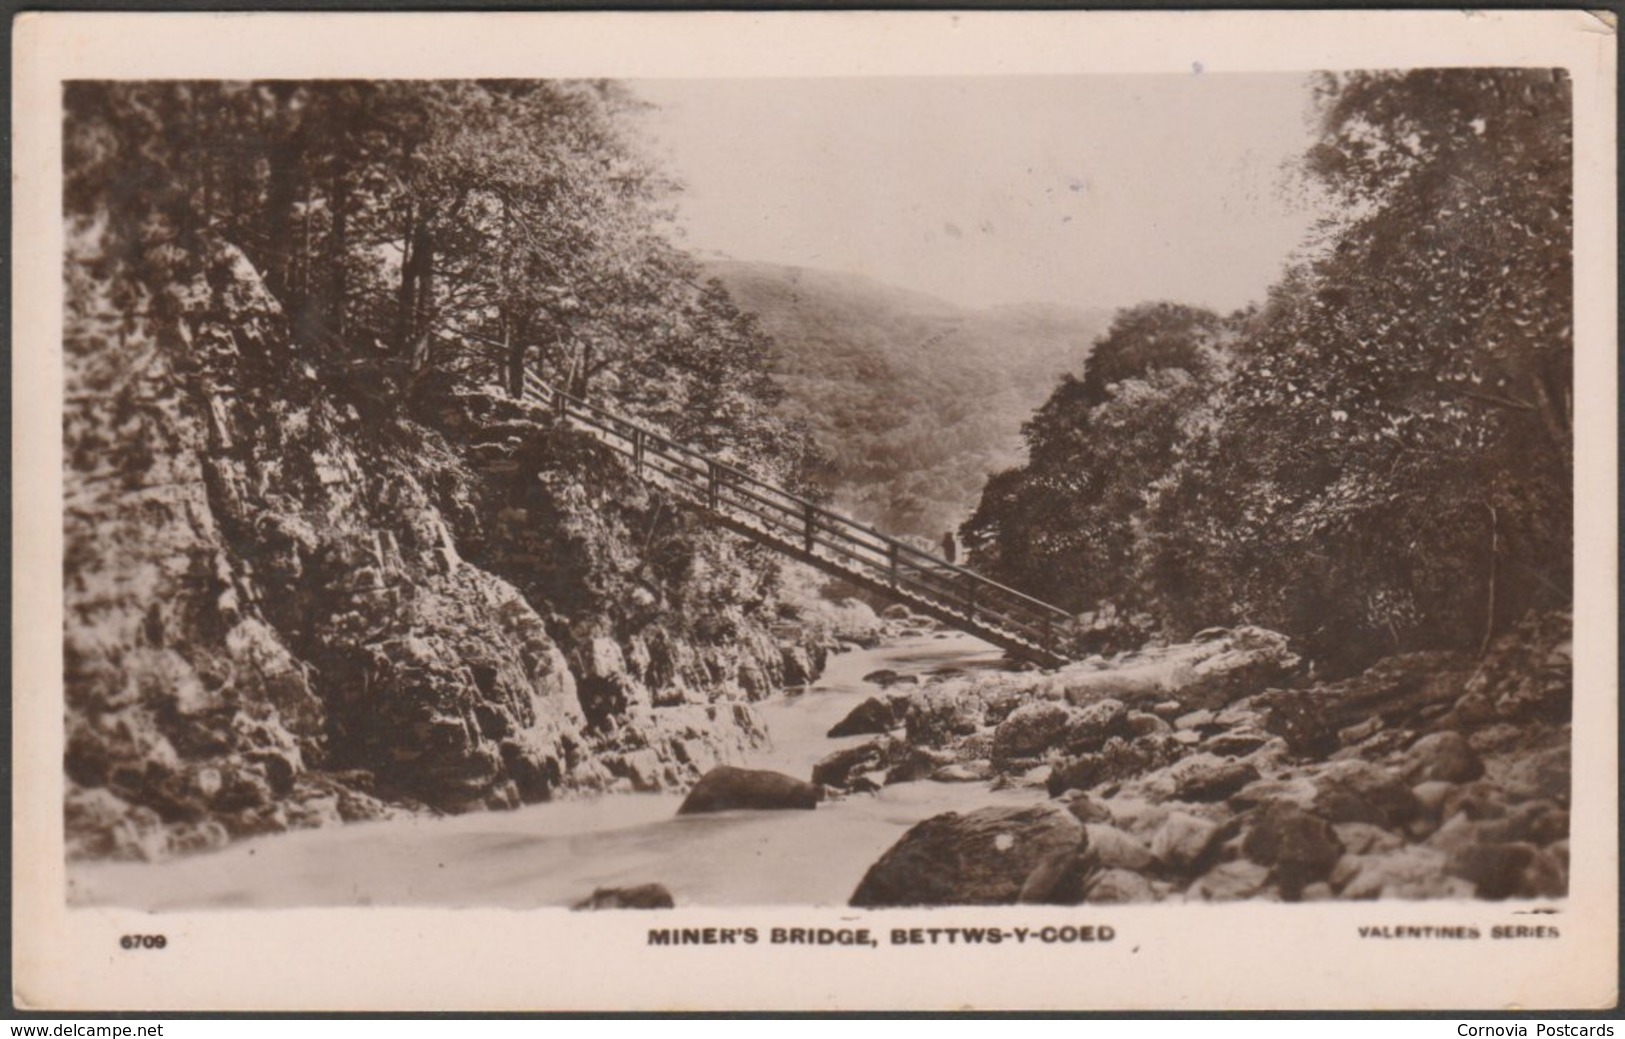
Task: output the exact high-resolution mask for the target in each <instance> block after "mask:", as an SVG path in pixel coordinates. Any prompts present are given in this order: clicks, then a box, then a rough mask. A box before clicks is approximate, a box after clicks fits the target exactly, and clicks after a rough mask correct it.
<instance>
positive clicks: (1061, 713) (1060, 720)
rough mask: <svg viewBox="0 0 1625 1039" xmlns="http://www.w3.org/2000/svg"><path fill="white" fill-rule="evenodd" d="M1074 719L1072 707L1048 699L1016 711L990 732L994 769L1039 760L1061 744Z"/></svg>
mask: <svg viewBox="0 0 1625 1039" xmlns="http://www.w3.org/2000/svg"><path fill="white" fill-rule="evenodd" d="M1073 716H1074V711H1073V709H1072V708H1070V707H1068V706H1067V705H1065V704H1061V703H1054V702H1051V701H1047V700H1046V701H1040V702H1038V703H1030V704H1027V705H1026V706H1024V707H1018V708H1016V709H1015V710H1014V711H1012V712H1011V713H1010V715H1009V717H1007V718H1005V719H1004V721H1002V722H1000V723H999V725H998V727H997V728H996V729H994V730H993V767H994V768H1002V767H1005V766H1007V765H1009V764H1010V762H1012V761H1016V760H1020V759H1024V758H1036V757H1041V756H1042V755H1043V754H1044V753H1045V752H1046V751H1048V750H1049V749H1050V748H1051V747H1053V746H1056V745H1057V744H1059V743H1060V742H1061V740H1062V735H1063V734H1064V733H1065V732H1066V730H1067V725H1068V723H1069V722H1071V721H1072V719H1073Z"/></svg>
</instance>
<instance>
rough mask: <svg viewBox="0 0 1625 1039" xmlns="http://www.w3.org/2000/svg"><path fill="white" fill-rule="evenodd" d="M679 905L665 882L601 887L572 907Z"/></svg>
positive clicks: (664, 906) (658, 907)
mask: <svg viewBox="0 0 1625 1039" xmlns="http://www.w3.org/2000/svg"><path fill="white" fill-rule="evenodd" d="M676 905H677V903H676V902H674V901H673V900H672V897H671V892H670V891H667V890H666V888H665V885H663V884H638V885H636V886H635V887H601V888H599V889H597V890H596V891H594V892H593V893H592V894H590V895H588V896H587V897H586V898H583V899H582V900H581V901H579V902H577V903H576V904H575V905H573V906H571V907H570V908H571V909H671V908H674V907H675V906H676Z"/></svg>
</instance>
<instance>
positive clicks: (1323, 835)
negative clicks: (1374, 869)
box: [1241, 802, 1343, 902]
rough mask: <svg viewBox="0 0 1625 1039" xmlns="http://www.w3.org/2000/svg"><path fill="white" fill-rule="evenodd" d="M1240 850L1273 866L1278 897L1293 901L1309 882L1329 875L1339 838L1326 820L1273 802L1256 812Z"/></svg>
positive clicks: (1340, 849) (1338, 852)
mask: <svg viewBox="0 0 1625 1039" xmlns="http://www.w3.org/2000/svg"><path fill="white" fill-rule="evenodd" d="M1241 850H1242V854H1244V855H1246V856H1247V857H1248V858H1249V859H1251V860H1252V861H1254V862H1256V863H1258V864H1259V865H1261V866H1273V867H1274V868H1275V879H1276V883H1277V884H1278V886H1279V887H1280V889H1281V897H1282V898H1284V899H1286V900H1287V901H1288V902H1295V901H1297V900H1298V899H1299V898H1300V897H1301V896H1302V895H1303V889H1304V888H1305V887H1307V886H1308V885H1309V884H1312V883H1314V882H1315V881H1318V880H1324V879H1325V878H1327V877H1329V876H1331V872H1332V867H1333V866H1335V865H1337V860H1338V859H1340V858H1342V856H1343V842H1342V841H1341V840H1340V839H1339V838H1338V836H1337V834H1336V833H1335V832H1334V831H1333V830H1332V827H1331V824H1330V823H1328V822H1327V821H1326V820H1324V819H1322V818H1320V817H1319V816H1315V815H1310V814H1309V813H1308V812H1305V811H1304V810H1303V809H1301V808H1299V807H1297V806H1296V805H1291V804H1286V803H1284V802H1277V803H1275V804H1272V805H1269V806H1267V807H1266V808H1264V809H1263V811H1262V812H1260V813H1259V815H1258V816H1257V818H1256V819H1255V820H1254V821H1253V826H1252V828H1251V829H1250V830H1248V831H1247V836H1246V837H1245V838H1244V839H1243V840H1242V842H1241Z"/></svg>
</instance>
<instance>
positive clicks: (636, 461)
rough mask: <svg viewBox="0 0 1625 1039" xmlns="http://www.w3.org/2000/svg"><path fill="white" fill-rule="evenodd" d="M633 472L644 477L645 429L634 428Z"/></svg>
mask: <svg viewBox="0 0 1625 1039" xmlns="http://www.w3.org/2000/svg"><path fill="white" fill-rule="evenodd" d="M632 470H633V471H634V472H636V473H637V474H638V475H640V476H641V475H643V429H642V428H641V427H639V426H633V427H632Z"/></svg>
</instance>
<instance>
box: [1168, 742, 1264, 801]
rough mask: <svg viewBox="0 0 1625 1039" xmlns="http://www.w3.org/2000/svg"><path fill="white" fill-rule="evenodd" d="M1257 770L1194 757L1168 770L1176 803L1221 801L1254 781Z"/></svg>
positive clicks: (1208, 757) (1227, 761)
mask: <svg viewBox="0 0 1625 1039" xmlns="http://www.w3.org/2000/svg"><path fill="white" fill-rule="evenodd" d="M1258 778H1259V776H1258V769H1256V768H1254V767H1253V766H1251V765H1249V764H1247V763H1246V762H1242V761H1232V760H1230V759H1229V758H1219V757H1215V756H1213V755H1211V754H1198V755H1195V756H1193V757H1189V758H1186V759H1185V760H1184V761H1181V762H1180V763H1179V764H1178V765H1175V766H1174V768H1173V769H1172V779H1173V781H1174V791H1173V793H1174V797H1175V798H1177V799H1178V800H1180V801H1223V800H1225V799H1226V798H1228V797H1229V796H1230V795H1231V794H1234V793H1236V792H1237V791H1239V790H1241V788H1242V787H1244V786H1246V785H1247V784H1249V783H1251V782H1253V781H1255V780H1257V779H1258Z"/></svg>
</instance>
